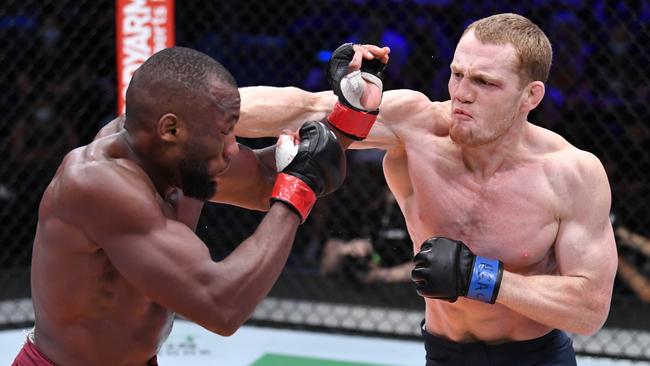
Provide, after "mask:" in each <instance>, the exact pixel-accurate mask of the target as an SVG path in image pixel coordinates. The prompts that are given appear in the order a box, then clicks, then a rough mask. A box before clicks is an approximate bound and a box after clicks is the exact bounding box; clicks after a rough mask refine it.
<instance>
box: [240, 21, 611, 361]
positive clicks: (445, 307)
mask: <svg viewBox="0 0 650 366" xmlns="http://www.w3.org/2000/svg"><path fill="white" fill-rule="evenodd" d="M349 47H352V46H351V45H348V48H347V51H345V49H344V50H342V49H341V48H339V49H338V50H337V51H335V53H334V56H333V60H336V59H337V58H339V57H341V56H342V52H343V54H345V57H348V60H352V62H351V63H350V68H349V69H347V68H346V67H347V65H346V64H345V63H341V62H338V61H337V62H331V63H330V68H331V70H330V75H338V74H343V75H344V76H343V78H340V77H335V78H332V79H331V80H330V81H331V82H332V84H333V89H334V91H335V93H336V95H334V94H332V93H331V92H322V93H307V92H305V91H302V90H299V89H296V88H282V89H278V88H265V87H254V88H244V89H242V90H241V95H242V117H241V119H240V124H239V125H238V126H237V129H236V131H235V132H236V133H237V134H239V135H243V136H260V135H263V134H265V135H277V134H278V133H279V132H280V130H281V128H287V127H289V126H293V127H295V126H297V125H298V124H299V123H300V121H302V120H305V119H321V118H326V117H327V116H328V113H329V110H331V109H332V107H333V106H334V105H335V103H336V102H337V96H338V100H339V102H338V103H337V107H336V108H335V111H339V112H337V113H333V114H332V115H330V116H329V120H330V123H331V124H332V125H333V126H334V127H336V128H337V129H339V130H341V131H342V132H347V134H348V135H350V137H353V138H354V139H355V140H359V141H357V142H355V143H353V144H352V145H351V147H352V148H380V149H385V150H386V155H385V158H384V162H383V164H384V174H385V177H386V180H387V182H388V185H389V187H390V189H391V191H392V192H393V194H394V195H395V198H396V199H397V202H398V203H399V206H400V208H401V210H402V212H403V214H404V216H405V218H406V223H407V227H408V230H409V234H410V236H411V239H412V241H413V244H414V247H413V249H414V252H415V253H417V254H416V256H415V268H414V270H413V272H412V278H413V280H414V282H415V284H416V287H417V291H418V293H419V294H420V295H422V296H424V297H425V300H426V301H425V302H426V314H425V322H424V324H423V329H422V334H423V336H424V340H425V346H426V351H427V365H428V366H433V365H482V366H485V365H507V366H513V365H533V364H534V365H575V364H576V361H575V354H574V350H573V347H572V343H571V340H570V338H568V336H567V335H566V334H565V333H564V332H563V331H567V332H572V333H578V334H583V335H589V334H592V333H595V332H596V331H597V330H599V329H600V328H601V327H602V325H603V323H604V321H605V319H606V318H607V314H608V311H609V305H610V301H611V294H612V286H613V281H614V276H615V272H616V267H617V255H616V248H615V242H614V235H613V231H612V226H611V223H610V221H609V217H608V215H609V210H610V204H611V193H610V188H609V183H608V179H607V176H606V173H605V170H604V168H603V165H602V164H601V163H600V161H599V160H598V159H597V158H596V157H595V156H594V155H592V154H590V153H588V152H585V151H581V150H579V149H577V148H576V147H574V146H572V145H571V144H570V143H568V142H567V141H566V140H565V139H564V138H562V137H561V136H559V135H557V134H555V133H553V132H551V131H548V130H546V129H544V128H541V127H539V126H536V125H534V124H533V123H530V122H528V121H527V117H528V114H529V112H530V111H531V110H533V109H534V108H535V107H536V106H537V105H538V104H539V103H540V102H541V100H542V98H543V97H544V92H545V85H544V83H545V82H546V80H547V77H548V73H549V69H550V66H551V59H552V50H551V44H550V42H549V40H548V39H547V37H546V35H545V34H544V33H543V32H542V31H541V30H540V29H539V28H538V27H537V26H536V25H535V24H533V23H532V22H530V21H529V20H528V19H526V18H524V17H522V16H519V15H515V14H498V15H494V16H490V17H487V18H484V19H481V20H478V21H476V22H474V23H472V24H471V25H469V26H468V28H467V29H466V30H465V32H464V33H463V35H462V37H461V39H460V41H459V43H458V45H457V47H456V51H455V54H454V58H453V61H452V63H451V66H450V68H451V76H450V79H449V85H448V86H449V95H450V100H449V101H445V102H431V101H430V100H429V99H428V98H427V97H426V96H425V95H423V94H421V93H419V92H416V91H411V90H394V91H388V92H386V93H384V95H383V101H382V103H381V112H380V113H379V115H378V118H377V122H376V123H375V124H374V126H373V127H372V129H370V132H369V133H368V134H367V137H366V136H365V135H364V133H363V131H366V130H367V129H369V126H368V125H372V121H371V120H372V118H369V114H370V115H371V114H373V112H374V111H370V110H363V109H362V108H358V105H357V107H355V108H349V107H348V108H343V107H341V106H344V107H345V106H346V105H350V104H352V105H354V104H355V100H356V99H363V98H367V97H369V96H370V95H371V94H368V93H367V92H368V91H373V93H375V94H377V92H376V90H377V85H379V84H377V83H373V82H371V81H372V80H371V79H367V78H362V79H358V78H357V80H361V82H362V83H364V85H362V87H361V88H358V87H357V88H356V89H355V88H354V87H352V88H350V87H341V86H342V85H348V84H349V83H348V82H347V81H346V82H344V81H343V80H344V79H345V78H348V77H350V78H352V76H351V75H353V74H354V73H356V72H357V71H358V69H359V67H361V71H363V70H364V65H366V64H367V63H368V61H370V60H372V59H373V58H377V57H387V55H386V53H387V52H389V51H388V50H384V51H383V53H382V52H381V50H382V49H379V48H378V47H375V46H363V47H360V46H354V47H353V50H354V52H349ZM344 51H345V52H344ZM352 54H354V56H353V57H352V56H351V55H352ZM362 58H363V59H364V62H362V61H361V60H362ZM332 68H333V70H332ZM351 70H352V71H354V72H352V73H350V71H351ZM354 75H356V74H354ZM364 88H365V91H366V92H365V93H364V92H363V90H364ZM359 89H360V90H361V93H362V94H361V95H359V92H358V90H359ZM342 90H343V91H342ZM355 90H357V92H355ZM355 93H356V94H355ZM269 109H272V110H273V111H274V113H271V114H270V115H271V118H267V117H268V116H269V113H268V111H269ZM341 110H344V112H345V113H343V114H346V113H349V114H354V113H360V117H357V118H352V119H349V120H348V122H343V123H342V122H340V121H339V119H340V116H341V115H342V112H341ZM262 114H263V115H262ZM350 121H353V123H352V124H351V123H349V122H350ZM359 131H362V133H359ZM364 137H366V138H365V139H363V138H364ZM562 330H563V331H562Z"/></svg>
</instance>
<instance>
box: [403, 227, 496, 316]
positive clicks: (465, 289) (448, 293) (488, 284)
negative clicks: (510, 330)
mask: <svg viewBox="0 0 650 366" xmlns="http://www.w3.org/2000/svg"><path fill="white" fill-rule="evenodd" d="M413 262H415V268H413V271H411V280H413V282H414V283H415V287H416V289H417V291H418V294H419V295H420V296H423V297H429V298H433V299H440V300H447V301H450V302H454V301H456V299H458V296H465V297H468V298H470V299H474V300H478V301H483V302H487V303H490V304H494V302H495V301H496V299H497V295H498V294H499V286H500V285H501V277H502V276H503V263H501V261H498V260H496V259H487V258H483V257H479V256H477V255H474V253H472V252H471V251H470V250H469V248H468V247H467V246H466V245H465V244H464V243H463V242H462V241H458V240H452V239H448V238H442V237H433V238H430V239H428V240H426V241H425V242H424V243H423V244H422V246H421V247H420V252H419V253H418V254H416V255H415V258H413Z"/></svg>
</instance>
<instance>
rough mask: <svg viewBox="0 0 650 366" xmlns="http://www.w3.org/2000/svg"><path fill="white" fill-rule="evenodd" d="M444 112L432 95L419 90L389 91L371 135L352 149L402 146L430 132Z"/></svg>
mask: <svg viewBox="0 0 650 366" xmlns="http://www.w3.org/2000/svg"><path fill="white" fill-rule="evenodd" d="M441 112H442V109H441V108H434V105H433V104H432V102H431V101H430V100H429V98H427V96H426V95H424V94H422V93H420V92H417V91H413V90H407V89H400V90H389V91H386V92H384V94H383V97H382V101H381V105H380V106H379V116H378V118H377V121H376V122H375V124H374V125H373V126H372V129H371V130H370V133H369V134H368V138H366V139H365V140H364V141H359V142H355V143H353V144H352V145H351V148H353V149H364V148H378V149H384V150H390V149H395V148H399V146H400V145H402V144H406V143H408V142H407V140H408V139H409V138H413V137H415V138H421V137H422V134H425V133H429V132H431V131H430V130H431V128H432V126H435V125H436V124H437V123H438V120H440V119H441V118H442V113H441ZM414 131H419V132H418V133H413V132H414Z"/></svg>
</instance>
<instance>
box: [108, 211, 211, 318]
mask: <svg viewBox="0 0 650 366" xmlns="http://www.w3.org/2000/svg"><path fill="white" fill-rule="evenodd" d="M131 219H136V218H131ZM98 245H99V246H101V248H102V249H103V250H104V251H105V253H106V255H107V256H108V258H109V259H110V261H111V263H112V264H113V265H114V266H115V268H116V269H117V270H118V272H119V273H120V274H121V275H122V276H123V277H124V278H125V279H126V280H127V281H128V282H129V283H130V284H132V285H133V286H134V287H135V288H137V289H138V291H139V292H141V293H142V294H144V295H145V296H147V297H148V298H150V299H152V300H153V301H155V302H156V303H159V304H161V305H162V306H164V307H165V308H168V309H171V310H173V311H175V312H178V313H180V314H183V315H186V316H191V315H192V313H193V312H194V311H196V309H202V308H204V307H205V306H204V304H209V303H210V298H209V293H208V291H207V289H208V287H209V280H210V279H213V278H214V273H213V272H214V271H215V268H214V267H215V265H216V264H215V263H214V262H213V261H212V259H211V257H210V253H209V250H208V248H207V247H206V246H205V245H204V243H203V242H202V241H201V240H200V239H199V238H198V237H197V236H196V235H195V234H194V233H193V232H192V231H191V230H190V229H189V228H188V227H187V226H185V225H184V224H182V223H180V222H178V221H174V220H171V219H167V218H161V219H160V220H159V222H158V223H157V224H156V225H149V226H148V227H146V228H145V227H143V228H142V230H138V231H135V230H131V231H126V230H119V229H117V228H115V229H114V230H113V231H112V234H111V235H106V236H105V237H104V238H102V239H101V240H99V242H98Z"/></svg>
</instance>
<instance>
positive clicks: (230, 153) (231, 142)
mask: <svg viewBox="0 0 650 366" xmlns="http://www.w3.org/2000/svg"><path fill="white" fill-rule="evenodd" d="M238 153H239V144H238V143H237V140H236V139H235V134H234V133H232V134H230V136H228V138H227V139H226V146H225V147H224V149H223V157H224V160H226V161H230V160H232V159H233V158H234V157H235V156H236V155H237V154H238Z"/></svg>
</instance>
